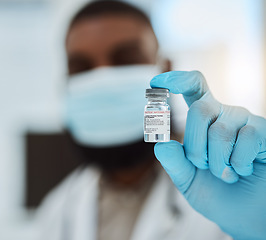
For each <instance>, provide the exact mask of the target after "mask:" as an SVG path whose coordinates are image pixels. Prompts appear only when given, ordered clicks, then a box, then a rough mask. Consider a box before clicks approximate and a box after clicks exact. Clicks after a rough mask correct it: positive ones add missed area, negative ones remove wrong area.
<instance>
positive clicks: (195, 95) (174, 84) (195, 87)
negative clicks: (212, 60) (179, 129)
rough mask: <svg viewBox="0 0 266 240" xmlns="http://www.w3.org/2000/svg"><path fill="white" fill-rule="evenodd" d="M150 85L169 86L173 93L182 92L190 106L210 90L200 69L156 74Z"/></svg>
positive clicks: (154, 86)
mask: <svg viewBox="0 0 266 240" xmlns="http://www.w3.org/2000/svg"><path fill="white" fill-rule="evenodd" d="M150 86H151V87H152V88H167V89H169V91H170V92H171V93H174V94H182V95H183V97H184V99H185V101H186V103H187V105H188V106H189V107H190V106H191V104H192V103H193V102H195V101H197V100H199V99H200V98H201V97H202V96H203V95H204V94H205V93H207V92H208V91H209V88H208V85H207V83H206V80H205V78H204V76H203V75H202V74H201V73H200V72H199V71H191V72H185V71H171V72H165V73H162V74H159V75H157V76H155V77H154V78H153V79H152V80H151V82H150Z"/></svg>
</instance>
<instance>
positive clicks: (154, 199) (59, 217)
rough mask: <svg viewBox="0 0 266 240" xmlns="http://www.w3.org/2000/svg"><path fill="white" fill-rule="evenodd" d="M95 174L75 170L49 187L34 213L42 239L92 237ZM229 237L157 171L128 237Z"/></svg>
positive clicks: (160, 239) (83, 239)
mask: <svg viewBox="0 0 266 240" xmlns="http://www.w3.org/2000/svg"><path fill="white" fill-rule="evenodd" d="M98 185H99V173H98V171H97V170H95V169H93V168H90V167H86V168H79V169H77V170H75V171H74V172H73V173H72V174H71V175H70V176H68V177H67V178H66V179H65V180H64V181H63V183H61V184H60V185H59V186H58V187H57V188H56V189H55V190H53V191H52V192H51V193H50V194H49V195H48V197H47V198H46V199H45V201H44V202H43V204H42V206H41V208H40V210H39V212H38V219H39V220H38V223H39V224H38V225H39V227H40V231H41V234H40V238H39V239H43V240H47V239H49V240H96V239H97V236H96V234H97V197H98V189H99V187H98ZM194 239H195V240H229V239H232V238H231V237H229V236H228V235H226V234H224V233H223V232H221V230H220V229H219V228H218V227H217V226H216V225H215V224H214V223H212V222H210V221H209V220H207V219H206V218H204V217H202V216H201V215H200V214H198V213H197V212H196V211H194V210H193V209H192V208H191V207H190V206H189V205H188V203H187V202H186V200H185V199H184V198H183V196H182V195H181V194H180V193H178V191H177V190H176V188H175V187H174V185H173V184H172V182H171V181H170V179H169V178H168V176H167V175H166V174H165V173H164V171H161V174H160V176H159V177H158V179H157V180H156V182H155V184H154V186H153V188H152V190H151V191H150V193H149V196H148V198H147V200H146V202H145V203H144V205H143V208H142V211H141V212H140V215H139V217H138V219H137V222H136V224H135V226H134V230H133V234H132V237H131V240H194Z"/></svg>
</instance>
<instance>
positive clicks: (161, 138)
mask: <svg viewBox="0 0 266 240" xmlns="http://www.w3.org/2000/svg"><path fill="white" fill-rule="evenodd" d="M146 98H148V104H147V105H146V106H145V110H144V141H145V142H169V141H170V106H169V105H168V104H167V98H169V90H168V89H165V88H152V89H146Z"/></svg>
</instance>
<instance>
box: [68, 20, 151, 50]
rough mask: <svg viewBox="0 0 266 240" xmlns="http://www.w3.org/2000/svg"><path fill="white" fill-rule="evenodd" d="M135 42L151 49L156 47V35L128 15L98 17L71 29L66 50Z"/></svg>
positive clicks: (148, 27) (146, 26) (78, 23)
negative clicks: (146, 44)
mask: <svg viewBox="0 0 266 240" xmlns="http://www.w3.org/2000/svg"><path fill="white" fill-rule="evenodd" d="M134 40H136V41H141V42H144V43H145V42H147V43H148V45H149V47H155V46H156V38H155V36H154V33H153V31H152V29H151V27H150V26H149V25H148V24H146V23H145V22H144V21H142V20H140V19H137V18H136V17H132V16H126V15H122V16H113V15H112V16H111V15H110V16H97V17H91V18H88V19H83V20H80V21H78V22H77V23H75V24H74V25H73V26H72V27H71V28H70V30H69V32H68V35H67V39H66V50H67V52H68V53H71V52H73V51H79V50H82V49H83V50H84V48H86V49H88V48H90V49H92V50H93V49H94V50H96V49H97V50H99V48H104V49H105V48H106V49H108V48H111V47H112V46H114V45H115V44H119V43H123V42H126V41H134ZM153 45H154V46H153Z"/></svg>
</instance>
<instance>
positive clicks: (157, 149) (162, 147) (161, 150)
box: [154, 140, 179, 161]
mask: <svg viewBox="0 0 266 240" xmlns="http://www.w3.org/2000/svg"><path fill="white" fill-rule="evenodd" d="M178 144H179V143H178V142H177V141H174V140H170V141H169V142H158V143H156V144H155V146H154V154H155V156H156V157H157V159H158V160H159V159H161V155H162V154H163V156H164V157H166V158H168V157H172V156H173V152H172V151H176V149H175V148H176V146H177V145H178ZM159 161H160V160H159Z"/></svg>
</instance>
